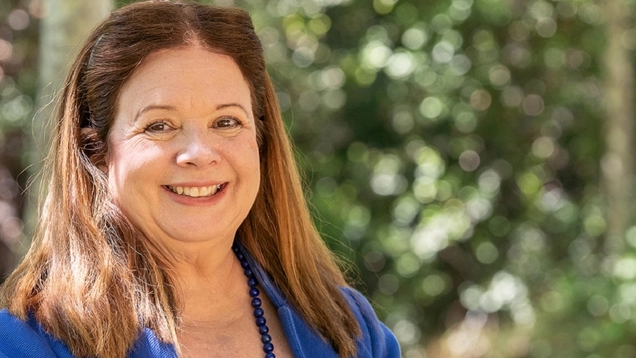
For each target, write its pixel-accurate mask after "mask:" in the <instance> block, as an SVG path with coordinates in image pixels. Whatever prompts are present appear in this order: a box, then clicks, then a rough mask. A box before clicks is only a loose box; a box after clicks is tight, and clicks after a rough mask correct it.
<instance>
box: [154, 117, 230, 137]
mask: <svg viewBox="0 0 636 358" xmlns="http://www.w3.org/2000/svg"><path fill="white" fill-rule="evenodd" d="M227 122H231V123H227ZM220 123H227V125H224V126H219V124H220ZM242 125H243V122H241V120H239V119H238V118H235V117H221V118H219V119H217V120H216V121H214V123H213V124H212V128H219V129H235V128H237V127H240V126H242ZM157 126H163V127H162V128H161V129H159V128H157ZM170 129H173V126H172V125H170V123H168V122H167V121H165V120H158V121H154V122H151V123H149V124H148V125H147V126H146V127H145V128H144V132H149V133H158V132H166V131H168V130H170Z"/></svg>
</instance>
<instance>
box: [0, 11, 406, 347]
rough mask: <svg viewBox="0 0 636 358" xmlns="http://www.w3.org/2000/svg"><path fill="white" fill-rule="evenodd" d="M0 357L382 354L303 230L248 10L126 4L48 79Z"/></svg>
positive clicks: (318, 245) (363, 314) (384, 342)
mask: <svg viewBox="0 0 636 358" xmlns="http://www.w3.org/2000/svg"><path fill="white" fill-rule="evenodd" d="M54 138H55V139H54V143H53V146H52V149H51V156H50V160H51V161H50V163H49V165H50V166H49V172H50V178H51V179H50V186H49V191H48V194H47V198H46V201H45V203H44V207H43V210H42V217H41V221H40V223H39V231H38V233H37V237H36V239H35V240H34V243H33V246H32V248H31V249H30V251H29V253H28V254H27V256H26V257H25V259H24V261H23V262H22V263H21V264H20V265H19V266H18V268H17V269H16V270H15V272H14V273H13V274H12V275H11V276H10V277H9V278H8V279H7V281H6V282H5V284H4V286H3V288H2V291H1V296H0V297H1V302H0V303H1V304H2V306H3V307H6V309H4V310H2V311H1V312H0V357H36V356H37V357H49V356H50V357H85V356H98V357H124V356H128V357H171V356H177V355H179V356H182V357H213V356H223V357H258V356H265V357H274V356H275V355H277V356H278V357H291V356H295V357H336V356H342V357H354V356H357V357H388V356H391V357H393V356H395V357H397V356H399V348H398V345H397V342H396V340H395V337H394V336H393V335H392V334H391V333H390V332H389V331H388V329H387V328H386V327H385V326H384V325H382V324H381V323H380V322H379V321H378V320H377V318H376V316H375V314H374V313H373V311H372V309H371V307H370V305H369V304H368V302H367V301H366V300H365V299H364V298H363V297H362V296H361V295H360V294H359V293H358V292H356V291H354V290H353V289H351V288H348V287H347V286H346V283H345V281H344V279H343V276H342V274H341V272H340V271H339V269H338V266H337V265H336V264H335V262H334V259H333V257H332V255H331V254H330V253H329V251H328V250H327V248H326V247H325V245H324V244H323V242H322V241H321V240H320V237H319V236H318V233H317V232H316V229H315V228H314V226H313V225H312V222H311V219H310V216H309V214H308V210H307V208H306V204H305V202H304V199H303V195H302V191H301V185H300V181H299V178H298V175H297V172H296V169H295V164H294V162H293V157H292V154H291V150H290V145H289V142H288V139H287V138H286V134H285V129H284V126H283V122H282V119H281V116H280V113H279V109H278V105H277V102H276V97H275V92H274V90H273V87H272V84H271V82H270V79H269V77H268V75H267V73H266V70H265V64H264V59H263V51H262V47H261V44H260V41H259V40H258V38H257V36H256V34H255V32H254V29H253V26H252V23H251V20H250V18H249V15H247V14H246V13H245V12H243V11H241V10H236V9H226V8H215V7H210V6H204V5H197V4H176V3H170V2H154V1H151V2H142V3H137V4H132V5H129V6H126V7H124V8H122V9H120V10H117V11H115V12H114V13H113V14H112V15H111V16H110V17H109V18H108V19H107V20H105V21H104V23H102V24H101V25H100V26H99V27H98V28H97V29H96V30H95V31H94V32H93V34H92V35H91V36H90V38H89V39H88V41H87V43H86V44H85V46H84V47H83V49H82V50H81V52H80V54H79V56H78V58H77V60H76V61H75V63H74V65H73V67H72V69H71V72H70V74H69V76H68V79H67V80H66V83H65V86H64V91H63V93H62V98H61V103H60V108H59V112H58V115H57V121H56V128H55V137H54Z"/></svg>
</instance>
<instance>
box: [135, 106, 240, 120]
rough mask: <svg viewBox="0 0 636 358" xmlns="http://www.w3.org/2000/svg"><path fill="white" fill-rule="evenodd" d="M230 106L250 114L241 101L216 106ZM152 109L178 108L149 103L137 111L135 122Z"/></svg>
mask: <svg viewBox="0 0 636 358" xmlns="http://www.w3.org/2000/svg"><path fill="white" fill-rule="evenodd" d="M228 107H238V108H239V109H241V110H242V111H243V112H245V114H247V115H248V116H249V115H250V112H249V111H248V110H247V109H246V108H245V107H243V106H242V105H241V104H239V103H224V104H220V105H218V106H216V110H219V109H223V108H228ZM152 110H163V111H176V110H177V108H176V107H175V106H171V105H159V104H151V105H148V106H146V107H144V108H142V109H141V110H140V111H139V112H137V115H136V116H135V122H136V121H137V120H138V119H139V117H141V115H142V114H144V113H146V112H149V111H152Z"/></svg>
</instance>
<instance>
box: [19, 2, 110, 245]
mask: <svg viewBox="0 0 636 358" xmlns="http://www.w3.org/2000/svg"><path fill="white" fill-rule="evenodd" d="M42 5H43V6H44V8H43V10H42V11H44V15H43V16H42V21H41V22H40V26H41V28H40V34H41V36H40V46H39V65H38V75H39V79H38V82H39V87H38V96H37V101H36V104H37V108H38V111H37V112H36V115H35V118H34V121H33V124H32V126H31V128H32V133H33V134H34V143H33V145H32V146H31V147H30V149H31V151H30V153H29V154H30V155H31V157H30V158H29V162H30V163H31V164H32V166H31V167H30V168H29V172H30V174H31V175H32V178H31V181H32V182H31V185H29V191H28V194H29V195H30V198H29V199H30V200H29V201H28V202H27V206H26V211H25V215H24V218H25V223H26V225H27V228H26V232H27V233H30V232H32V230H33V228H34V225H35V221H36V220H37V207H38V195H39V194H40V193H41V188H40V186H41V183H40V181H41V180H42V179H41V178H39V177H38V176H37V174H38V173H39V171H40V169H41V162H42V160H43V159H44V157H45V155H46V153H47V150H48V149H47V148H48V143H49V139H50V138H49V134H50V132H51V130H52V128H53V126H52V124H51V121H52V120H53V117H54V113H55V110H56V108H55V104H56V103H55V100H56V98H57V94H58V92H59V91H60V90H61V87H62V84H63V81H64V78H65V77H66V73H67V72H68V69H69V68H70V64H71V63H70V61H71V59H73V58H74V57H75V54H76V53H77V51H79V46H81V44H82V43H83V41H84V40H85V39H86V37H87V36H88V34H89V33H90V31H92V29H93V28H94V27H95V26H97V24H98V23H99V22H100V21H102V20H103V19H104V18H105V17H106V16H107V15H108V14H109V13H110V11H111V10H112V9H113V8H114V6H115V3H114V0H93V1H65V0H46V1H43V4H42ZM27 237H28V235H27ZM27 242H28V240H27Z"/></svg>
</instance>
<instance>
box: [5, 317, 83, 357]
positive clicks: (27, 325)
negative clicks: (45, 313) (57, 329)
mask: <svg viewBox="0 0 636 358" xmlns="http://www.w3.org/2000/svg"><path fill="white" fill-rule="evenodd" d="M13 357H38V358H47V357H63V358H71V357H72V355H71V353H70V352H69V351H68V349H66V347H65V346H64V344H63V343H62V342H60V341H57V340H55V339H54V338H53V337H51V336H50V335H49V334H47V333H46V332H45V331H44V329H43V328H42V327H41V326H40V324H38V323H37V321H36V320H35V319H33V318H31V319H28V320H26V321H24V320H21V319H20V318H18V317H16V316H14V315H12V314H11V313H10V312H9V311H8V310H6V309H2V310H0V358H13Z"/></svg>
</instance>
